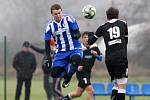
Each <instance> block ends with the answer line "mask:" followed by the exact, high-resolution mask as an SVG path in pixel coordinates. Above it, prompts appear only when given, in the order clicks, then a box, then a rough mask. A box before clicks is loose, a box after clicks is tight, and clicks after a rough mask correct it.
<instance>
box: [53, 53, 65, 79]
mask: <svg viewBox="0 0 150 100" xmlns="http://www.w3.org/2000/svg"><path fill="white" fill-rule="evenodd" d="M66 57H67V55H66V54H65V53H61V52H60V53H57V54H55V56H54V59H53V62H52V67H51V76H52V77H53V78H59V77H64V75H65V74H66V73H67V70H68V69H67V68H68V67H66V66H68V62H67V60H66Z"/></svg>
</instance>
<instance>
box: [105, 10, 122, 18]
mask: <svg viewBox="0 0 150 100" xmlns="http://www.w3.org/2000/svg"><path fill="white" fill-rule="evenodd" d="M106 15H107V19H114V18H118V16H119V10H118V9H117V8H114V7H110V8H109V9H108V10H107V11H106Z"/></svg>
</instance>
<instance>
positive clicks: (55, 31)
mask: <svg viewBox="0 0 150 100" xmlns="http://www.w3.org/2000/svg"><path fill="white" fill-rule="evenodd" d="M51 14H52V16H53V19H52V20H51V21H50V22H48V25H47V28H46V32H45V49H46V55H47V60H46V62H45V63H46V64H47V66H49V61H50V59H51V58H50V51H51V48H50V45H49V40H50V38H51V36H53V38H54V40H55V41H56V44H57V48H56V54H55V56H54V59H53V62H52V69H51V75H52V77H53V78H58V77H63V78H64V81H63V84H62V87H64V88H66V87H68V86H69V83H70V80H71V77H72V75H73V74H74V73H75V72H76V70H77V68H78V64H79V63H80V61H81V59H82V55H83V51H82V47H81V42H80V41H79V38H80V36H81V34H80V31H79V27H78V24H77V22H76V20H75V18H74V17H73V16H71V15H66V14H63V12H62V8H61V6H60V5H59V4H54V5H52V6H51ZM69 63H71V66H70V68H69V67H68V65H69ZM68 69H70V70H69V71H68Z"/></svg>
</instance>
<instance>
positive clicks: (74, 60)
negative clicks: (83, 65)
mask: <svg viewBox="0 0 150 100" xmlns="http://www.w3.org/2000/svg"><path fill="white" fill-rule="evenodd" d="M82 56H83V51H82V50H80V49H77V50H74V51H72V53H71V55H70V62H71V66H70V70H69V72H68V73H67V75H66V76H65V77H64V79H65V80H64V82H63V84H62V86H63V87H64V88H66V87H68V86H69V82H70V80H71V78H72V76H73V74H74V73H75V72H76V71H77V69H78V65H79V63H80V62H81V59H82Z"/></svg>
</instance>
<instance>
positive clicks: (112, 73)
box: [105, 60, 118, 100]
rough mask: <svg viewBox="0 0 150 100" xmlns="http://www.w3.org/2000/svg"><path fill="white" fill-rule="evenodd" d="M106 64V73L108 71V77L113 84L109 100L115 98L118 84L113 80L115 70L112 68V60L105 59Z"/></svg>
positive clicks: (114, 99)
mask: <svg viewBox="0 0 150 100" xmlns="http://www.w3.org/2000/svg"><path fill="white" fill-rule="evenodd" d="M105 63H106V66H107V70H108V73H109V75H110V77H111V82H114V83H113V84H114V86H113V88H112V92H111V100H116V97H117V93H118V85H117V83H116V82H115V80H114V75H115V74H114V72H115V70H114V67H115V66H113V62H112V61H110V60H109V61H107V60H106V62H105Z"/></svg>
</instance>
